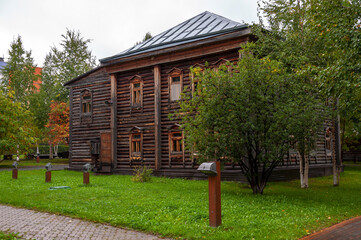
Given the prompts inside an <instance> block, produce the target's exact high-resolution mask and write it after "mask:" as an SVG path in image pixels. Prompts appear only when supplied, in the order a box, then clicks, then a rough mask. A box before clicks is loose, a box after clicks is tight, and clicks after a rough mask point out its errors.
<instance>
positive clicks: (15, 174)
mask: <svg viewBox="0 0 361 240" xmlns="http://www.w3.org/2000/svg"><path fill="white" fill-rule="evenodd" d="M13 179H18V169H17V168H14V169H13Z"/></svg>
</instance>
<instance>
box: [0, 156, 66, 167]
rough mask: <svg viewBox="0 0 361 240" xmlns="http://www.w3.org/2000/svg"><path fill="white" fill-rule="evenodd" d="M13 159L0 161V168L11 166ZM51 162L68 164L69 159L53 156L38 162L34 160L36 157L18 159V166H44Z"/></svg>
mask: <svg viewBox="0 0 361 240" xmlns="http://www.w3.org/2000/svg"><path fill="white" fill-rule="evenodd" d="M13 162H14V160H4V161H2V162H0V169H1V168H12V164H13ZM49 162H50V163H51V164H53V165H59V164H68V163H69V159H67V158H55V159H40V161H39V163H37V162H36V159H31V160H27V159H24V160H20V161H19V168H21V167H29V166H45V164H47V163H49Z"/></svg>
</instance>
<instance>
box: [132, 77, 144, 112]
mask: <svg viewBox="0 0 361 240" xmlns="http://www.w3.org/2000/svg"><path fill="white" fill-rule="evenodd" d="M136 84H139V87H135V85H136ZM135 91H137V92H138V93H139V96H138V97H139V103H136V100H135V97H136V96H135V94H134V92H135ZM130 107H131V108H132V109H141V108H142V107H143V80H142V77H140V76H138V75H136V76H134V77H132V78H131V79H130Z"/></svg>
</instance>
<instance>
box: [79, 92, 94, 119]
mask: <svg viewBox="0 0 361 240" xmlns="http://www.w3.org/2000/svg"><path fill="white" fill-rule="evenodd" d="M80 109H81V116H82V117H83V118H84V117H85V118H87V117H91V115H92V111H93V94H92V91H90V90H89V89H85V90H83V91H82V93H81V97H80Z"/></svg>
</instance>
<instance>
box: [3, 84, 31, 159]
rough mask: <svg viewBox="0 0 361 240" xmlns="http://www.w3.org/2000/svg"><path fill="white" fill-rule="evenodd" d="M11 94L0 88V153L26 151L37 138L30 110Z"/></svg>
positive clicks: (11, 92)
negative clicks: (14, 99) (16, 100)
mask: <svg viewBox="0 0 361 240" xmlns="http://www.w3.org/2000/svg"><path fill="white" fill-rule="evenodd" d="M13 94H14V92H13V91H9V92H8V93H7V95H6V94H5V93H4V92H2V91H1V90H0V154H11V153H15V152H16V150H20V151H22V152H26V151H27V150H28V148H29V147H30V146H31V145H32V144H34V143H35V142H36V140H37V139H36V137H35V128H34V125H33V123H32V115H31V113H30V111H29V110H26V109H25V108H24V107H22V106H21V103H20V102H14V101H13V100H12V99H13V97H14V96H13Z"/></svg>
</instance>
